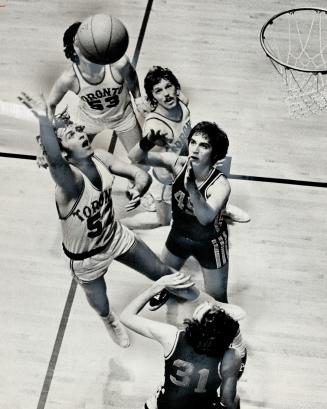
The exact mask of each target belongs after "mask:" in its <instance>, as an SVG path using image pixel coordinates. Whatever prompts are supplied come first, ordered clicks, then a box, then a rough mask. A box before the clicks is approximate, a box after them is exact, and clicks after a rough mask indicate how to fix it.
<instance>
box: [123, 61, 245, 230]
mask: <svg viewBox="0 0 327 409" xmlns="http://www.w3.org/2000/svg"><path fill="white" fill-rule="evenodd" d="M144 89H145V92H146V96H147V99H148V100H149V102H150V105H151V107H152V112H151V113H148V114H147V115H146V117H145V122H144V126H143V135H144V136H146V135H147V134H148V133H149V132H151V131H152V132H154V133H157V132H159V133H160V134H161V135H164V140H163V141H162V146H158V145H156V146H155V148H154V150H155V151H157V152H158V151H160V152H175V153H176V154H180V155H187V138H188V136H189V133H190V131H191V119H190V111H189V109H188V99H187V97H186V96H185V95H184V94H182V92H181V86H180V83H179V81H178V79H177V78H176V76H175V75H174V74H173V72H172V71H171V70H169V69H168V68H163V67H160V66H154V67H152V68H151V69H150V70H149V72H148V73H147V75H146V76H145V79H144ZM151 175H152V185H151V187H150V193H151V195H152V197H153V199H154V203H155V208H156V213H155V214H153V215H149V214H144V213H138V214H136V215H134V216H132V217H128V218H125V219H123V220H122V222H123V223H124V224H125V225H126V226H128V227H130V228H132V229H134V228H138V229H140V228H154V227H158V226H168V225H169V223H170V221H171V186H172V182H173V175H172V173H171V172H169V171H168V170H167V169H165V168H162V167H154V168H152V170H151ZM148 196H149V194H148V195H147V197H148ZM224 216H225V217H226V216H227V217H229V218H230V219H232V220H233V221H240V222H246V221H249V220H250V218H249V216H248V215H247V214H246V213H245V212H244V211H243V210H241V209H239V208H238V207H236V206H231V205H229V206H228V209H225V210H224Z"/></svg>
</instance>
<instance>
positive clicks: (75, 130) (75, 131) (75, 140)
mask: <svg viewBox="0 0 327 409" xmlns="http://www.w3.org/2000/svg"><path fill="white" fill-rule="evenodd" d="M61 144H62V146H63V148H64V149H65V150H67V151H68V153H70V152H71V153H73V155H74V156H75V157H79V158H84V157H88V156H90V155H91V154H93V149H92V147H91V145H90V142H89V140H88V137H87V135H86V133H85V132H84V126H79V125H69V126H68V127H67V128H66V129H65V131H64V132H63V135H62V136H61Z"/></svg>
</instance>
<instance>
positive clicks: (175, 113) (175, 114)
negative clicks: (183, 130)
mask: <svg viewBox="0 0 327 409" xmlns="http://www.w3.org/2000/svg"><path fill="white" fill-rule="evenodd" d="M155 112H157V113H158V114H160V115H162V116H164V117H165V118H167V119H170V120H172V121H176V122H179V121H180V120H181V119H182V115H183V112H182V108H181V106H180V104H179V103H177V104H176V105H175V106H174V108H171V109H167V108H165V107H163V106H161V105H158V106H157V108H156V110H155Z"/></svg>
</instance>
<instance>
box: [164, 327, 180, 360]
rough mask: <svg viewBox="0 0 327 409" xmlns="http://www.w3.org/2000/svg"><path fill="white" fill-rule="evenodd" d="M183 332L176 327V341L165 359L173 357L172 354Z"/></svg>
mask: <svg viewBox="0 0 327 409" xmlns="http://www.w3.org/2000/svg"><path fill="white" fill-rule="evenodd" d="M181 333H182V331H181V330H179V329H176V335H175V341H174V345H173V346H172V348H171V350H170V351H169V352H168V354H165V359H166V360H167V359H169V358H170V357H171V355H172V354H173V353H174V352H175V349H176V346H177V342H178V339H179V336H180V334H181Z"/></svg>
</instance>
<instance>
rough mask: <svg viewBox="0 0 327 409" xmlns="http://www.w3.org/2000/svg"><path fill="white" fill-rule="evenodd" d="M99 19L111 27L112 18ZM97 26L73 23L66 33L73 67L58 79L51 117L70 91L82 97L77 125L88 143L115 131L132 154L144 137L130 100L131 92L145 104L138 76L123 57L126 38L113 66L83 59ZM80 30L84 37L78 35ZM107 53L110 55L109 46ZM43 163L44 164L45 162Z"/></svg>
mask: <svg viewBox="0 0 327 409" xmlns="http://www.w3.org/2000/svg"><path fill="white" fill-rule="evenodd" d="M99 16H100V18H98V19H96V20H95V21H96V22H97V23H98V24H100V23H101V24H102V25H104V24H107V25H108V24H109V22H108V21H109V20H108V18H109V17H110V16H103V15H96V16H93V17H99ZM101 16H102V17H101ZM115 20H118V19H115ZM115 20H114V21H115ZM94 26H95V23H94V24H93V26H92V25H91V24H89V19H86V20H85V21H84V22H83V23H80V22H76V23H74V24H72V25H71V26H70V27H69V28H68V29H67V30H66V31H65V33H64V36H63V44H64V53H65V56H66V58H67V59H70V60H71V62H72V64H71V65H70V67H69V68H68V69H67V70H65V71H64V72H63V73H62V74H61V75H60V76H59V78H58V79H57V80H56V82H55V84H54V85H53V87H52V90H51V92H50V95H49V98H48V105H49V114H50V116H52V117H53V116H54V114H55V111H56V107H57V105H58V104H59V102H60V101H61V100H62V98H63V97H64V96H65V95H66V93H67V92H68V91H72V92H73V93H75V94H76V95H77V96H78V97H79V103H78V109H77V115H76V120H75V122H77V123H79V124H80V125H83V126H84V127H85V132H86V133H87V135H88V138H89V141H90V142H92V141H93V139H94V137H95V135H96V134H97V133H98V132H100V131H102V130H104V129H111V130H115V131H116V133H117V136H118V138H119V139H120V141H121V143H122V144H123V146H124V148H125V149H126V151H127V152H129V151H130V149H131V148H132V147H133V146H134V145H135V144H136V143H137V142H138V141H139V140H140V138H141V128H140V125H139V123H138V121H137V118H136V116H135V113H134V111H133V107H132V102H131V97H130V93H131V94H132V95H133V97H134V101H135V103H136V105H137V106H140V102H142V101H143V99H142V98H141V94H140V89H139V82H138V78H137V74H136V71H135V69H134V67H133V66H132V64H131V63H130V61H129V59H128V57H127V56H126V55H121V54H123V53H124V51H125V50H126V46H127V45H126V40H124V35H123V37H122V40H124V41H122V46H123V49H122V50H121V51H123V52H120V53H119V52H118V51H117V47H118V46H119V41H118V40H119V39H118V40H116V45H115V49H114V53H115V58H117V57H118V58H119V56H121V58H120V59H119V60H118V61H116V62H113V63H112V64H110V65H101V64H95V63H93V62H91V61H89V60H88V59H87V58H85V57H84V55H83V54H82V51H81V48H83V49H84V47H85V42H86V40H85V31H86V30H89V31H90V30H92V29H93V30H94V31H95V29H94ZM112 26H113V24H112ZM92 27H93V28H92ZM101 27H102V26H101ZM113 28H114V26H113ZM79 30H80V31H81V32H82V33H83V36H82V35H80V36H79V35H78V32H79ZM89 34H90V33H89ZM91 34H93V33H92V32H91ZM99 35H100V34H98V36H99ZM102 35H103V34H102ZM112 35H114V34H112ZM84 53H85V51H84ZM108 53H109V54H110V47H109V49H108ZM93 58H94V57H93ZM96 61H98V60H96ZM101 61H103V62H105V61H108V60H105V61H104V60H103V57H101V58H100V60H99V62H101ZM40 161H41V162H42V159H41V160H40Z"/></svg>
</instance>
